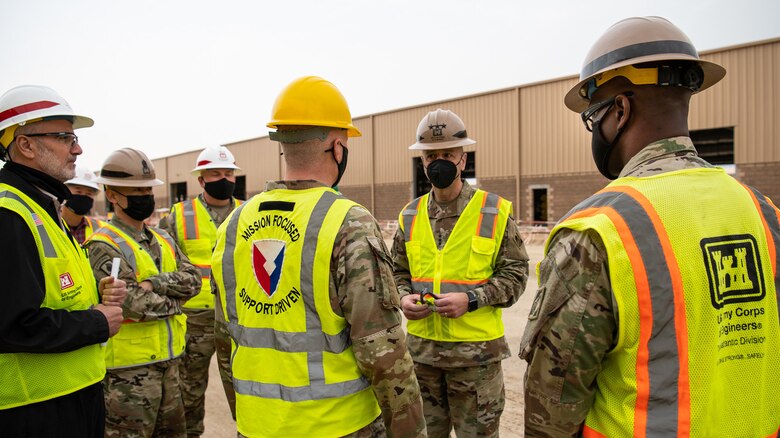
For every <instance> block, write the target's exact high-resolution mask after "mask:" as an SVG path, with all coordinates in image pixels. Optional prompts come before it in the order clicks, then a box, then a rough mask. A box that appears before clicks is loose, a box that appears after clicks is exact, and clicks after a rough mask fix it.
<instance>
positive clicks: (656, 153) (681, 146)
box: [618, 136, 697, 178]
mask: <svg viewBox="0 0 780 438" xmlns="http://www.w3.org/2000/svg"><path fill="white" fill-rule="evenodd" d="M681 155H694V156H696V155H697V153H696V148H695V147H694V146H693V141H692V140H691V139H690V137H685V136H680V137H671V138H665V139H663V140H658V141H655V142H653V143H650V144H649V145H647V146H645V147H644V148H643V149H642V150H641V151H639V153H638V154H636V155H634V156H633V157H631V159H630V160H628V163H626V165H625V166H623V170H621V171H620V175H619V176H618V177H619V178H622V177H624V176H632V175H634V174H636V173H638V171H639V170H641V168H642V167H643V166H644V165H645V163H647V162H648V161H651V160H652V161H658V159H659V158H664V157H670V158H671V157H679V156H681Z"/></svg>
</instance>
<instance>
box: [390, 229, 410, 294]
mask: <svg viewBox="0 0 780 438" xmlns="http://www.w3.org/2000/svg"><path fill="white" fill-rule="evenodd" d="M392 254H393V279H394V280H395V285H396V287H397V288H398V293H399V294H400V295H401V296H402V297H403V296H406V295H409V294H410V293H412V274H411V271H410V270H409V259H407V258H406V242H405V240H404V232H403V231H402V230H401V227H398V229H397V230H396V232H395V236H393V252H392Z"/></svg>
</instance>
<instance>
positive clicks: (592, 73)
mask: <svg viewBox="0 0 780 438" xmlns="http://www.w3.org/2000/svg"><path fill="white" fill-rule="evenodd" d="M659 61H670V62H673V61H693V62H696V63H698V64H699V66H700V67H701V69H702V71H703V75H704V78H703V82H702V83H701V85H700V86H698V87H697V89H695V90H694V92H699V91H702V90H705V89H707V88H709V87H711V86H713V85H715V84H716V83H717V82H718V81H720V80H721V79H723V76H725V75H726V69H724V68H723V67H721V66H720V65H718V64H715V63H712V62H709V61H703V60H701V59H699V53H698V52H697V51H696V47H694V46H693V43H691V40H690V39H689V38H688V36H686V35H685V33H683V31H681V30H680V29H679V28H678V27H677V26H675V25H674V24H672V23H670V22H669V21H668V20H666V19H665V18H661V17H632V18H626V19H624V20H621V21H618V22H617V23H615V24H613V25H612V27H610V28H609V29H607V31H606V32H604V34H603V35H602V36H601V38H599V39H598V40H597V41H596V43H594V44H593V46H592V47H591V49H590V51H589V52H588V55H587V56H586V57H585V62H584V63H583V65H582V71H581V72H580V81H579V82H578V83H577V85H575V86H574V87H573V88H572V89H571V90H569V92H568V93H566V97H565V98H564V102H565V103H566V106H567V107H568V108H569V109H570V110H572V111H575V112H582V111H584V110H585V109H586V108H587V107H588V105H589V104H590V97H589V96H588V95H587V94H586V93H583V90H584V88H583V87H585V86H586V85H587V84H588V82H589V81H590V80H591V79H593V78H594V77H596V76H598V75H600V74H602V73H604V72H607V71H610V70H614V69H617V68H620V67H625V66H629V65H637V64H641V63H646V62H659Z"/></svg>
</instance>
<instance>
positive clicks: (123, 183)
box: [92, 176, 165, 187]
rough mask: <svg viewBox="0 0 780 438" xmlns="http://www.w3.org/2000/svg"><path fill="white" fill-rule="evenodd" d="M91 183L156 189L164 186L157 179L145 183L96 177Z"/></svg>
mask: <svg viewBox="0 0 780 438" xmlns="http://www.w3.org/2000/svg"><path fill="white" fill-rule="evenodd" d="M92 182H94V183H96V184H104V185H107V186H115V187H156V186H161V185H163V184H165V182H163V181H162V180H159V179H157V178H155V179H150V180H145V181H137V180H136V181H124V180H121V179H118V178H104V177H102V176H98V177H96V178H95V179H93V180H92Z"/></svg>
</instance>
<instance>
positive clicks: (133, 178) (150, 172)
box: [92, 148, 165, 187]
mask: <svg viewBox="0 0 780 438" xmlns="http://www.w3.org/2000/svg"><path fill="white" fill-rule="evenodd" d="M92 181H93V182H95V183H98V184H105V185H107V186H116V187H154V186H159V185H162V184H165V183H164V182H162V181H160V180H159V179H157V177H156V175H155V172H154V165H153V164H152V162H151V161H150V160H149V158H148V157H147V156H146V154H144V153H143V152H141V151H139V150H136V149H131V148H123V149H119V150H116V151H114V152H112V153H111V155H109V156H108V158H106V161H105V162H103V167H102V168H101V169H100V176H98V177H97V178H95V179H93V180H92Z"/></svg>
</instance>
